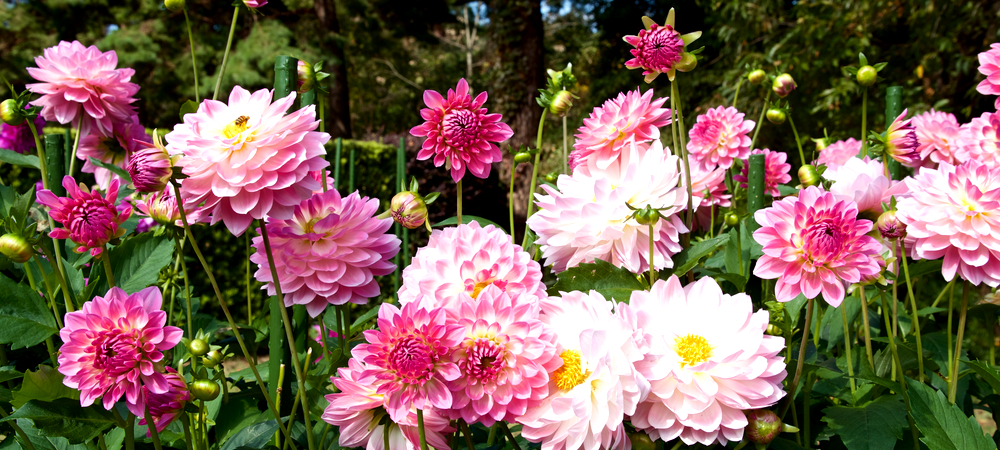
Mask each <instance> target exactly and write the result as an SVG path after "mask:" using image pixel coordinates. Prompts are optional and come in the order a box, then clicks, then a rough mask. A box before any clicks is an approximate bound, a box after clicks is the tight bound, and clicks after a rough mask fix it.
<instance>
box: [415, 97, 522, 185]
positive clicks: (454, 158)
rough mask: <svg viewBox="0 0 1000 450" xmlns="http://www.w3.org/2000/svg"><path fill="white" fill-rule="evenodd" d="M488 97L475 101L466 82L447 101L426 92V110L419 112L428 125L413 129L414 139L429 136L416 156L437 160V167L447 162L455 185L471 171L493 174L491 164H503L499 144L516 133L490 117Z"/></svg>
mask: <svg viewBox="0 0 1000 450" xmlns="http://www.w3.org/2000/svg"><path fill="white" fill-rule="evenodd" d="M487 97H488V94H487V93H486V91H483V92H480V93H479V95H477V96H476V98H475V100H473V98H472V92H471V90H470V89H469V83H468V82H466V81H465V78H462V79H461V80H458V86H457V87H456V88H455V89H454V90H452V89H448V97H447V98H445V97H442V96H441V94H439V93H438V92H437V91H431V90H426V91H424V103H425V104H427V106H428V107H427V108H424V109H421V110H420V117H423V118H424V120H426V122H424V123H423V124H420V125H417V126H415V127H413V128H411V129H410V134H412V135H414V136H426V137H427V139H425V140H424V144H423V146H422V147H421V148H420V151H419V152H417V159H419V160H421V161H423V160H425V159H430V157H432V156H433V157H434V166H436V167H441V166H443V165H444V164H445V162H446V161H447V162H448V163H449V164H450V165H451V167H449V169H451V178H452V179H453V180H455V181H456V182H457V181H458V180H461V179H462V177H463V176H465V169H466V168H468V169H469V172H472V174H473V175H475V176H476V177H478V178H486V177H487V176H489V174H490V164H492V163H495V162H498V161H501V160H503V153H502V152H501V151H500V147H498V146H497V145H496V144H497V143H500V142H503V141H506V140H507V139H510V137H511V136H513V135H514V131H512V130H511V129H510V127H509V126H507V124H505V123H503V122H501V121H500V119H501V118H502V117H501V116H500V114H487V113H486V108H483V104H484V103H486V99H487Z"/></svg>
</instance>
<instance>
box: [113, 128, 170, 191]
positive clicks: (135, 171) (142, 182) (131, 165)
mask: <svg viewBox="0 0 1000 450" xmlns="http://www.w3.org/2000/svg"><path fill="white" fill-rule="evenodd" d="M136 143H137V144H138V150H137V151H135V152H134V153H132V155H131V156H130V157H129V161H128V165H127V166H125V169H126V170H127V171H128V174H129V176H131V177H132V185H134V186H135V190H136V191H139V192H146V193H149V192H160V191H162V190H163V189H164V188H165V187H167V182H168V181H170V177H171V176H172V175H173V169H172V168H171V164H170V155H169V154H167V151H166V150H165V149H163V148H162V147H157V146H156V145H154V144H150V143H148V142H142V141H136Z"/></svg>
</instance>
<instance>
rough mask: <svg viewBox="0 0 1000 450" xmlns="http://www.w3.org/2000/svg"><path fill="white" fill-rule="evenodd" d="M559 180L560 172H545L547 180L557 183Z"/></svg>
mask: <svg viewBox="0 0 1000 450" xmlns="http://www.w3.org/2000/svg"><path fill="white" fill-rule="evenodd" d="M557 180H559V174H558V173H555V172H549V173H547V174H545V182H547V183H550V184H556V181H557Z"/></svg>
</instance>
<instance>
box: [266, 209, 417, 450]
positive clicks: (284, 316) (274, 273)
mask: <svg viewBox="0 0 1000 450" xmlns="http://www.w3.org/2000/svg"><path fill="white" fill-rule="evenodd" d="M257 222H258V223H259V224H260V237H261V239H262V240H263V241H264V251H265V252H266V256H267V265H268V266H269V267H270V268H271V279H272V280H274V281H273V282H274V291H275V294H277V296H278V302H279V303H280V304H281V305H282V307H281V308H279V309H280V311H281V322H282V323H283V324H284V325H285V339H286V340H287V341H288V347H289V348H290V350H291V353H292V369H294V370H295V379H296V380H297V381H298V384H299V391H301V392H305V391H306V378H305V373H304V372H303V371H302V364H300V363H299V353H298V351H296V350H295V333H293V332H292V320H291V319H290V318H289V317H288V308H286V307H284V304H285V300H284V295H283V294H282V293H281V283H280V282H279V281H278V269H276V268H275V266H274V256H273V255H274V254H273V253H271V241H270V239H268V237H267V227H266V226H265V225H264V221H263V220H258V221H257ZM302 419H303V421H305V425H306V440H307V442H308V445H309V450H314V449H315V448H316V445H315V443H314V442H313V434H312V419H311V418H310V417H309V400H308V399H307V398H306V395H304V394H303V395H302ZM425 450H426V449H425Z"/></svg>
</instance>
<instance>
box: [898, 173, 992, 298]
mask: <svg viewBox="0 0 1000 450" xmlns="http://www.w3.org/2000/svg"><path fill="white" fill-rule="evenodd" d="M905 182H906V184H907V186H908V187H909V188H910V194H909V195H907V196H905V197H903V198H902V199H900V200H899V202H898V203H897V204H896V207H897V211H896V217H897V218H898V219H899V221H901V222H903V223H904V224H906V240H907V242H912V243H913V250H912V255H911V256H912V257H913V258H914V259H938V258H944V266H943V267H942V268H941V273H942V274H943V275H944V277H945V279H947V280H952V279H954V278H955V274H956V273H958V275H959V276H960V277H962V278H963V279H965V280H968V281H970V282H971V283H972V284H974V285H977V286H978V285H979V284H981V283H986V284H987V285H989V286H992V287H997V286H998V285H1000V167H993V168H991V167H989V166H987V165H985V164H983V163H980V162H979V161H976V160H970V161H967V162H965V163H964V164H962V165H960V166H958V167H955V166H952V165H951V164H948V163H941V165H940V166H938V168H937V169H928V170H921V171H920V173H918V174H916V175H914V176H913V177H911V178H906V180H905Z"/></svg>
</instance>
